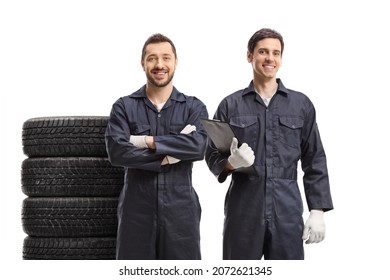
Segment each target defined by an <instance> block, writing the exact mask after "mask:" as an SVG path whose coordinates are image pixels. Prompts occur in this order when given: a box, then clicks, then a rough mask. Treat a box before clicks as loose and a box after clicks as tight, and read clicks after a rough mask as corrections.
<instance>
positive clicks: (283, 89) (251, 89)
mask: <svg viewBox="0 0 390 280" xmlns="http://www.w3.org/2000/svg"><path fill="white" fill-rule="evenodd" d="M276 82H277V83H278V90H277V91H276V93H282V94H284V95H286V96H287V95H288V94H289V90H288V89H287V88H286V87H285V86H284V85H283V83H282V80H281V79H279V78H277V79H276ZM249 93H256V91H255V88H254V87H253V80H252V81H251V82H250V83H249V86H248V87H247V88H246V89H244V91H243V92H242V95H243V96H244V95H247V94H249Z"/></svg>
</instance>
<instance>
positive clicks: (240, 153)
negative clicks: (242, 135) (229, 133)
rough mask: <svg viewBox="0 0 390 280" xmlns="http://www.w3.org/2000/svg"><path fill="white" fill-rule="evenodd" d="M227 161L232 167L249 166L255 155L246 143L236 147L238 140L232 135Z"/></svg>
mask: <svg viewBox="0 0 390 280" xmlns="http://www.w3.org/2000/svg"><path fill="white" fill-rule="evenodd" d="M228 161H229V163H230V165H231V166H232V167H233V168H234V169H238V168H241V167H249V166H251V165H252V164H253V163H254V162H255V155H254V153H253V150H252V148H251V147H249V146H248V144H247V143H244V144H242V145H241V147H240V148H238V140H237V138H235V137H233V140H232V144H231V145H230V156H229V158H228Z"/></svg>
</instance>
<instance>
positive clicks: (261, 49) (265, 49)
mask: <svg viewBox="0 0 390 280" xmlns="http://www.w3.org/2000/svg"><path fill="white" fill-rule="evenodd" d="M258 51H268V52H269V51H271V52H279V53H280V52H282V51H281V50H270V49H267V48H259V49H258Z"/></svg>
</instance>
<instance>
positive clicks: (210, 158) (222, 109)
mask: <svg viewBox="0 0 390 280" xmlns="http://www.w3.org/2000/svg"><path fill="white" fill-rule="evenodd" d="M226 107H227V106H226V100H225V101H222V102H221V103H220V105H219V106H218V109H217V111H216V113H215V114H214V119H216V120H220V121H225V122H227V121H228V119H227V114H226V112H227V110H226ZM206 163H207V165H208V167H209V169H210V171H211V172H212V173H213V174H214V175H215V176H216V177H217V179H218V181H219V182H220V183H223V182H224V181H225V180H226V178H227V176H228V175H229V174H228V173H226V172H225V171H224V169H225V166H226V163H227V156H226V155H222V154H221V153H220V152H219V151H218V150H217V148H216V147H215V145H214V143H213V142H212V141H211V139H209V141H208V144H207V148H206Z"/></svg>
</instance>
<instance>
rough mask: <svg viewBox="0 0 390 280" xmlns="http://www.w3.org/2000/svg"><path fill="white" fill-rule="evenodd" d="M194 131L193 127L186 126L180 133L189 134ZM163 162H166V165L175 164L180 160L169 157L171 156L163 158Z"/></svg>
mask: <svg viewBox="0 0 390 280" xmlns="http://www.w3.org/2000/svg"><path fill="white" fill-rule="evenodd" d="M194 131H196V126H195V125H190V124H187V125H186V126H185V127H184V128H183V130H182V131H180V133H181V134H190V133H191V132H194ZM165 160H166V161H167V162H168V164H175V163H178V162H179V161H180V159H177V158H174V157H171V156H165Z"/></svg>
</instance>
